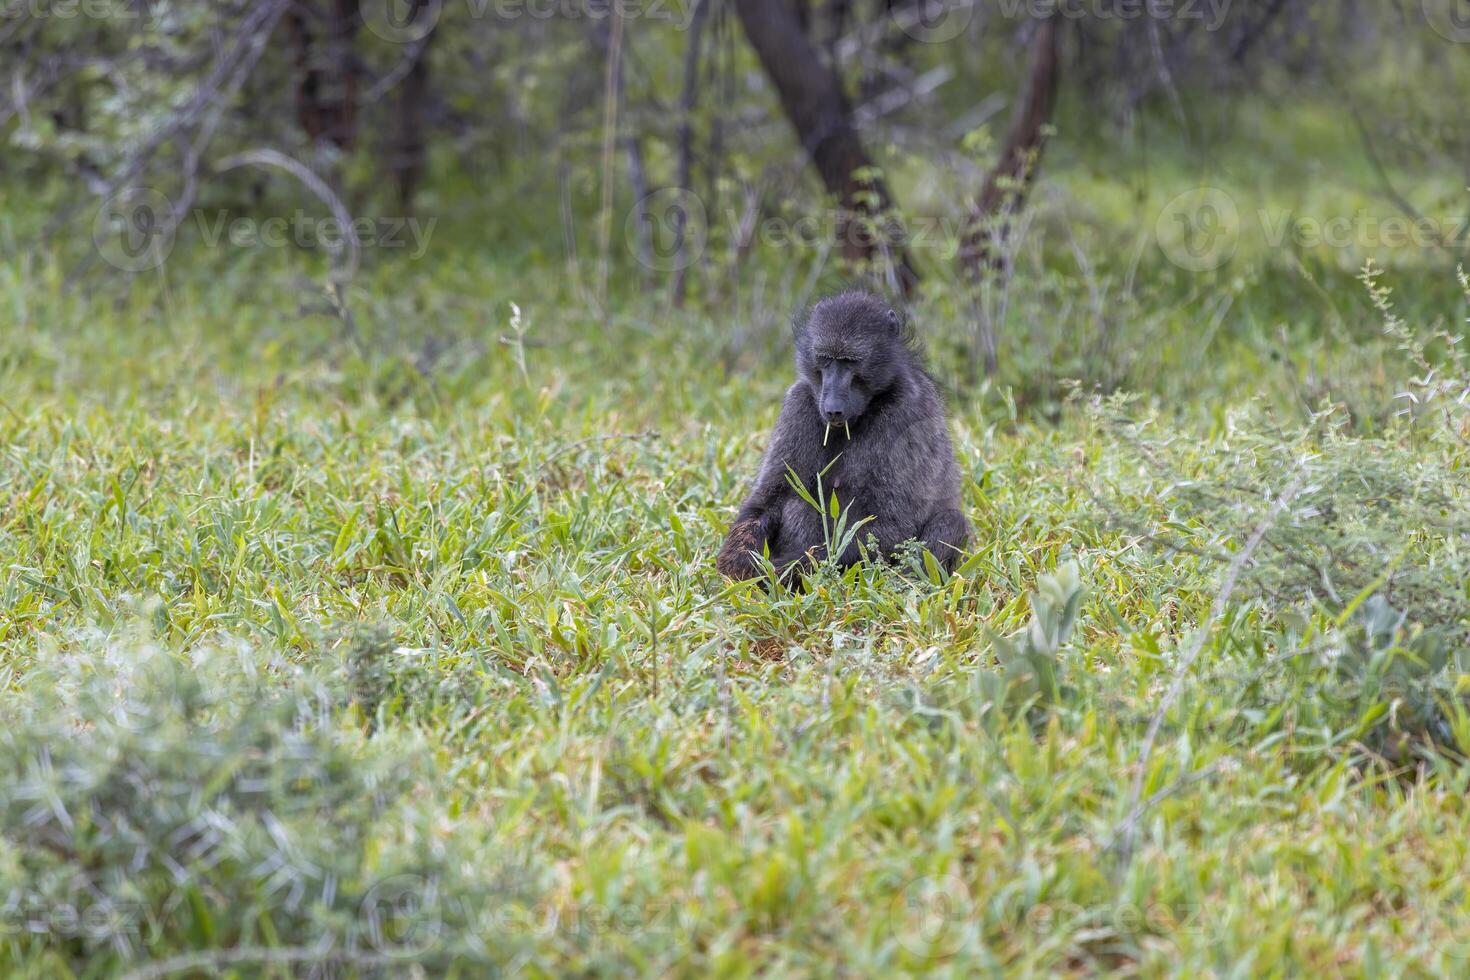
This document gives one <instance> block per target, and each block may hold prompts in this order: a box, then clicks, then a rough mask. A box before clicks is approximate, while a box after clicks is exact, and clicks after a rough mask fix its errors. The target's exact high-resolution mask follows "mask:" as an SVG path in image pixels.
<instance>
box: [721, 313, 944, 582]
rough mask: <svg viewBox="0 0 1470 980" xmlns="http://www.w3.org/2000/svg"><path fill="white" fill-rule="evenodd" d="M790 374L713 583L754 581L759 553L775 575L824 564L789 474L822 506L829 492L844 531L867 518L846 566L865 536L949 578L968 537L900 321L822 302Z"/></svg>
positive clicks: (932, 394) (801, 334) (927, 383)
mask: <svg viewBox="0 0 1470 980" xmlns="http://www.w3.org/2000/svg"><path fill="white" fill-rule="evenodd" d="M796 369H797V381H796V383H795V384H793V385H792V386H791V388H790V389H789V390H787V392H786V400H785V402H784V403H783V404H782V406H781V417H780V419H779V420H778V421H777V422H776V431H775V432H774V433H773V434H772V436H771V444H770V446H769V447H768V448H767V450H766V455H765V459H764V460H762V462H761V468H760V474H759V475H758V476H757V477H756V481H755V486H754V487H753V488H752V489H751V491H750V494H749V496H747V497H746V499H745V502H744V503H743V504H742V505H741V507H740V513H739V514H738V515H737V516H736V518H735V522H734V524H733V525H731V527H730V533H729V535H728V536H727V537H726V539H725V544H724V546H723V547H722V548H721V549H720V555H719V558H718V559H717V560H716V566H717V567H718V568H719V570H720V572H721V573H722V574H724V575H726V576H728V577H730V578H735V579H745V578H753V577H755V576H756V575H758V574H760V565H759V564H758V563H757V561H756V558H755V556H756V555H759V554H761V553H762V551H763V550H764V549H766V548H769V550H770V557H771V562H772V564H774V565H775V567H776V568H777V570H778V571H779V572H781V573H782V574H783V575H785V574H786V573H787V572H788V571H789V570H791V569H793V568H797V569H801V568H803V567H806V566H807V565H808V564H809V563H810V562H811V561H814V560H820V559H821V558H822V557H823V553H824V548H825V541H824V533H823V528H822V515H821V514H820V513H818V512H817V510H816V509H815V508H813V507H812V506H811V504H809V503H806V502H805V501H803V500H802V499H801V498H800V497H799V496H798V495H797V494H796V492H795V490H794V489H793V488H792V487H791V485H790V484H789V483H788V482H787V470H788V468H789V469H790V470H792V471H794V472H795V473H796V474H797V475H798V477H799V478H800V479H801V481H802V483H803V484H804V485H805V486H806V489H807V490H808V491H809V492H810V493H811V495H812V496H813V497H815V498H817V499H820V500H822V501H823V503H824V504H825V503H826V502H827V501H828V500H830V498H831V495H832V494H833V493H836V494H837V499H838V501H839V502H840V503H841V505H842V506H843V507H844V508H846V509H847V511H848V513H849V514H850V517H849V522H850V523H849V526H852V523H853V522H856V521H858V520H860V519H861V518H864V517H872V518H873V520H871V521H869V522H868V523H867V524H865V525H864V526H863V527H862V528H861V529H859V531H858V532H857V538H856V540H855V541H854V542H853V544H852V545H850V546H849V547H848V549H847V551H845V552H844V553H843V554H842V556H841V563H842V565H843V566H844V567H846V566H848V565H851V564H853V563H854V562H857V561H859V560H861V557H862V554H861V552H860V550H859V545H860V544H861V543H864V542H866V541H867V540H868V537H869V535H872V536H873V537H874V538H876V539H877V543H878V548H879V554H880V555H881V556H882V557H883V558H891V557H892V556H893V554H894V551H895V549H896V548H897V547H898V546H899V545H900V544H902V543H903V542H905V541H908V540H910V539H917V540H918V541H919V542H920V543H921V544H922V545H923V546H924V547H925V548H927V549H928V550H929V552H930V553H931V554H933V555H934V557H935V558H936V559H937V560H938V561H939V563H940V564H941V565H943V566H944V567H945V568H947V569H951V570H952V569H953V568H954V567H955V564H956V562H957V559H958V558H959V555H960V552H961V550H962V549H963V548H964V547H965V546H966V545H967V544H968V542H969V537H970V526H969V524H968V523H966V521H965V518H964V516H963V515H962V514H961V513H960V509H959V508H960V477H959V468H958V467H957V466H956V464H955V457H954V450H953V448H951V446H950V442H949V432H948V431H947V429H946V427H945V420H944V405H943V402H942V400H941V398H940V395H939V389H938V388H937V386H936V385H935V383H934V381H933V380H932V379H931V378H930V377H929V375H928V374H927V373H925V371H924V368H923V365H922V364H921V363H920V359H919V356H918V354H917V352H916V350H915V347H914V344H913V340H912V337H911V335H910V334H909V333H908V332H907V331H906V329H905V328H904V326H903V322H902V319H901V318H900V317H899V316H898V314H897V313H895V312H894V311H893V310H892V309H891V308H890V307H889V306H888V304H887V303H885V302H883V301H882V300H881V299H879V298H877V297H876V296H872V295H869V294H867V293H862V292H846V293H840V294H838V295H836V296H830V297H828V298H827V299H824V300H822V301H821V302H819V303H817V305H816V306H815V307H813V308H812V311H811V313H810V315H808V316H807V317H806V320H805V322H804V323H801V324H799V325H798V326H797V328H796ZM829 424H830V429H829ZM844 425H845V427H844ZM849 433H850V435H851V438H849ZM824 439H825V445H824V444H823V443H824ZM824 471H825V472H824ZM819 473H822V474H823V475H822V477H821V490H820V492H819V491H818V486H817V475H818V474H819ZM873 557H878V556H877V555H874V556H873Z"/></svg>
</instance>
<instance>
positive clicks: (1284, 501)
mask: <svg viewBox="0 0 1470 980" xmlns="http://www.w3.org/2000/svg"><path fill="white" fill-rule="evenodd" d="M1306 479H1307V474H1306V471H1305V470H1304V469H1301V468H1298V471H1297V475H1296V477H1295V478H1294V479H1293V480H1292V482H1291V485H1290V486H1289V487H1287V489H1286V490H1285V492H1283V493H1282V494H1281V496H1279V497H1277V498H1276V500H1275V502H1274V503H1272V505H1271V509H1270V510H1269V511H1267V512H1266V516H1265V517H1263V518H1262V519H1261V522H1260V523H1259V524H1257V525H1256V529H1255V530H1254V531H1253V532H1251V536H1250V537H1249V538H1248V539H1247V540H1246V543H1245V547H1243V548H1241V549H1240V551H1239V552H1238V553H1237V554H1236V555H1235V557H1234V558H1233V559H1232V560H1231V562H1230V567H1229V568H1227V569H1226V570H1225V577H1224V579H1223V580H1222V581H1221V583H1220V589H1219V591H1218V592H1216V593H1215V601H1214V602H1213V603H1212V604H1211V605H1210V614H1209V616H1208V617H1207V618H1206V619H1205V622H1204V624H1203V625H1202V626H1200V628H1199V631H1198V632H1197V633H1196V634H1195V639H1194V644H1193V645H1192V646H1191V647H1190V649H1189V652H1188V653H1186V654H1185V655H1184V657H1183V658H1182V659H1181V660H1180V661H1179V666H1178V667H1177V668H1175V671H1174V683H1172V684H1171V685H1169V690H1168V691H1167V692H1165V694H1164V698H1163V700H1162V701H1160V702H1159V706H1158V708H1157V710H1155V711H1154V714H1153V717H1152V718H1150V719H1149V723H1148V731H1147V732H1146V733H1145V734H1144V737H1143V749H1142V750H1141V751H1140V752H1139V754H1138V761H1137V763H1135V768H1136V772H1134V774H1133V791H1132V793H1131V794H1130V799H1129V805H1128V815H1127V816H1126V817H1124V818H1123V820H1122V821H1120V822H1119V824H1118V826H1117V828H1116V829H1115V830H1114V831H1113V842H1114V846H1115V847H1116V849H1117V852H1118V856H1119V869H1120V870H1121V869H1124V868H1127V866H1128V864H1129V862H1130V861H1131V860H1132V858H1133V847H1134V842H1135V838H1136V837H1137V832H1138V821H1139V819H1140V818H1141V817H1142V816H1143V814H1144V813H1145V812H1147V810H1148V805H1149V804H1148V802H1147V801H1145V800H1144V799H1143V784H1144V782H1145V781H1146V780H1147V778H1148V763H1149V760H1150V758H1151V757H1152V756H1153V750H1154V743H1155V741H1156V740H1157V738H1158V735H1159V729H1160V728H1161V727H1163V724H1164V717H1165V716H1166V715H1167V714H1168V713H1169V709H1170V708H1171V707H1173V706H1174V702H1175V701H1177V700H1178V699H1179V695H1180V694H1182V693H1183V692H1184V684H1185V682H1186V681H1187V680H1188V679H1189V673H1190V670H1191V669H1192V668H1193V667H1194V662H1195V661H1196V660H1198V659H1199V655H1200V653H1201V652H1202V651H1203V650H1204V648H1205V642H1206V641H1207V640H1208V639H1209V638H1210V634H1211V633H1213V632H1214V628H1215V624H1216V623H1218V622H1219V621H1220V618H1221V617H1222V616H1224V615H1225V607H1226V605H1227V604H1228V603H1229V602H1230V596H1231V594H1232V593H1233V592H1234V591H1235V583H1236V580H1237V579H1238V578H1239V577H1240V573H1241V571H1242V570H1243V569H1244V568H1245V566H1246V564H1247V563H1248V562H1249V561H1250V560H1251V556H1252V555H1254V554H1255V553H1256V549H1257V548H1259V547H1260V545H1261V542H1262V541H1264V540H1265V538H1266V532H1267V531H1269V530H1270V529H1271V527H1272V525H1274V524H1275V523H1276V519H1277V518H1278V517H1280V516H1281V512H1282V511H1284V510H1285V509H1286V508H1287V506H1288V505H1289V504H1290V503H1291V501H1292V500H1293V499H1294V498H1295V497H1296V495H1297V494H1298V493H1299V492H1300V491H1301V488H1302V486H1303V484H1305V483H1306ZM1155 796H1157V794H1155ZM1153 798H1154V797H1150V800H1152V799H1153Z"/></svg>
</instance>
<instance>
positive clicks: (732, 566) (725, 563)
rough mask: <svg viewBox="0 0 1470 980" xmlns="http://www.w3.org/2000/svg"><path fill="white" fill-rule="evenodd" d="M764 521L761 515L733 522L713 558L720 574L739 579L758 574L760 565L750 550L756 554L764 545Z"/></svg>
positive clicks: (765, 535) (765, 537)
mask: <svg viewBox="0 0 1470 980" xmlns="http://www.w3.org/2000/svg"><path fill="white" fill-rule="evenodd" d="M766 523H767V522H766V521H765V519H764V518H761V517H747V518H744V519H742V520H737V521H736V522H735V524H734V525H733V526H732V527H731V528H730V533H729V534H727V535H725V543H724V544H723V545H722V546H721V547H720V554H719V557H718V558H716V559H715V567H716V568H718V569H719V570H720V574H721V575H723V576H725V577H726V578H732V579H735V580H737V581H741V580H744V579H748V578H755V577H756V576H757V575H759V574H760V566H759V565H757V564H756V561H755V558H754V557H753V556H752V552H754V553H755V554H757V555H758V554H760V553H761V550H762V549H763V548H764V547H765V546H766V541H767V540H768V535H767V529H766Z"/></svg>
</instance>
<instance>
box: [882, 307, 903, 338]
mask: <svg viewBox="0 0 1470 980" xmlns="http://www.w3.org/2000/svg"><path fill="white" fill-rule="evenodd" d="M886 319H887V320H888V329H889V330H892V331H893V332H894V333H898V332H899V331H901V330H902V329H903V317H901V316H899V315H898V311H897V310H889V311H888V316H887V317H886Z"/></svg>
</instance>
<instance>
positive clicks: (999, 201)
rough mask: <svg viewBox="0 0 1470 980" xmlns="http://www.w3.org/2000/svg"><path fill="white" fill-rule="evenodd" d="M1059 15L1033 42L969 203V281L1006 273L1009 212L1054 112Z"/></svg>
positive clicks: (963, 264) (964, 246) (1022, 193)
mask: <svg viewBox="0 0 1470 980" xmlns="http://www.w3.org/2000/svg"><path fill="white" fill-rule="evenodd" d="M1059 31H1060V18H1058V17H1055V16H1053V17H1049V18H1047V19H1046V20H1045V21H1043V22H1042V23H1041V25H1040V26H1039V27H1038V28H1037V30H1036V37H1035V38H1034V39H1033V40H1032V42H1031V63H1030V67H1029V68H1028V70H1027V72H1026V82H1025V85H1024V87H1023V89H1022V92H1021V98H1020V101H1019V102H1017V103H1016V110H1015V113H1014V115H1012V117H1011V126H1010V130H1009V131H1008V132H1007V133H1006V142H1005V146H1004V148H1003V149H1002V150H1001V153H1000V158H999V160H997V161H996V164H995V167H994V169H992V170H991V171H990V173H989V174H988V175H987V176H986V178H985V184H984V186H983V187H982V188H981V190H980V196H979V197H977V198H976V199H975V202H974V204H972V205H971V207H970V219H969V222H968V225H967V227H966V231H965V237H964V240H963V241H962V243H961V245H960V256H959V258H960V270H961V271H962V272H963V273H964V274H965V275H966V276H968V277H969V278H971V279H978V278H980V277H981V276H983V275H984V274H985V273H986V272H987V271H992V272H998V273H1002V274H1003V273H1004V272H1005V271H1006V270H1005V265H1006V258H1005V239H1006V235H1007V233H1008V232H1009V221H1010V216H1011V215H1013V214H1015V213H1016V212H1017V211H1018V210H1020V209H1021V207H1022V206H1023V205H1024V204H1025V203H1026V192H1027V191H1028V190H1029V189H1030V187H1031V182H1032V181H1033V180H1034V179H1035V177H1036V172H1037V168H1038V167H1039V166H1040V164H1041V153H1042V150H1043V149H1045V147H1046V139H1047V135H1048V133H1047V130H1048V129H1049V127H1050V126H1051V120H1052V114H1053V112H1054V111H1055V110H1056V104H1057V86H1058V83H1059V82H1060V80H1061V63H1060V61H1059V60H1058V58H1057V35H1058V33H1059Z"/></svg>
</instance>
